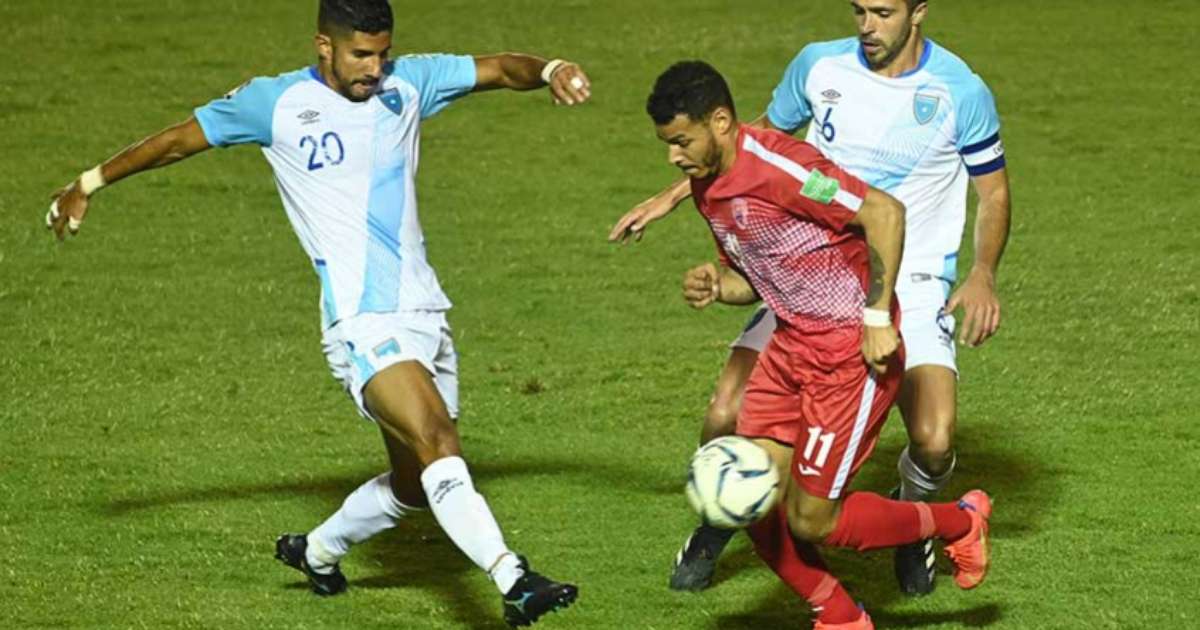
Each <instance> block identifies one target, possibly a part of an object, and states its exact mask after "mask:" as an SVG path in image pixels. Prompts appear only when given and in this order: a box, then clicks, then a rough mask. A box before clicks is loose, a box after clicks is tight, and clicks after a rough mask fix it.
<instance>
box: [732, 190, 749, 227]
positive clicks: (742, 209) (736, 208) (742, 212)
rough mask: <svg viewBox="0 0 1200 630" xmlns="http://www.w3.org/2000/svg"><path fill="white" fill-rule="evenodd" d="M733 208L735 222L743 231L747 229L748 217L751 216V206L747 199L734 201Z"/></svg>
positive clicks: (739, 198)
mask: <svg viewBox="0 0 1200 630" xmlns="http://www.w3.org/2000/svg"><path fill="white" fill-rule="evenodd" d="M731 206H732V207H731V214H732V215H733V222H734V223H736V224H737V226H738V227H740V228H742V229H743V230H744V229H746V217H747V216H749V214H750V204H748V203H746V200H745V199H742V198H741V197H738V198H736V199H734V200H733V203H732V204H731Z"/></svg>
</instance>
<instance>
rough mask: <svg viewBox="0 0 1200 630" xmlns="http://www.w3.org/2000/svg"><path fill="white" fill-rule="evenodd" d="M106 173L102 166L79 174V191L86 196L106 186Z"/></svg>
mask: <svg viewBox="0 0 1200 630" xmlns="http://www.w3.org/2000/svg"><path fill="white" fill-rule="evenodd" d="M105 183H106V182H105V181H104V173H101V172H100V167H99V166H97V167H96V168H94V169H92V170H90V171H87V172H85V173H84V174H82V175H80V176H79V192H81V193H83V196H84V197H91V196H92V193H94V192H96V191H97V190H100V189H101V188H104V184H105Z"/></svg>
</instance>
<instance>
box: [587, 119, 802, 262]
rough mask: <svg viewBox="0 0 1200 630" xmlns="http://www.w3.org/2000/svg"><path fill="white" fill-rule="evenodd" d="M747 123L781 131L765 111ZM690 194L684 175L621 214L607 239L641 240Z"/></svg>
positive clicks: (622, 240) (689, 186)
mask: <svg viewBox="0 0 1200 630" xmlns="http://www.w3.org/2000/svg"><path fill="white" fill-rule="evenodd" d="M747 124H748V125H749V126H751V127H755V128H758V129H771V130H775V131H783V130H781V129H777V128H776V127H775V126H774V125H772V124H771V120H770V119H769V118H768V117H767V114H766V112H764V113H763V115H761V116H759V117H758V118H755V119H754V120H753V121H751V122H749V123H747ZM785 133H788V132H785ZM691 196H692V187H691V184H690V183H689V182H688V179H687V178H686V177H685V178H683V179H681V180H679V181H677V182H675V183H674V184H671V185H670V186H668V187H667V188H666V189H665V190H663V191H661V192H659V193H658V194H656V195H654V196H653V197H651V198H649V199H647V200H645V201H643V202H641V203H639V204H638V205H636V206H634V207H633V209H632V210H630V211H629V212H626V213H625V214H624V215H622V216H621V218H620V219H618V220H617V224H616V225H614V226H613V227H612V230H610V231H609V232H608V240H609V241H610V242H614V243H621V244H625V243H628V242H630V241H634V242H636V241H640V240H642V236H643V235H644V234H645V233H646V226H648V225H650V224H651V223H654V222H655V221H657V220H659V219H661V218H663V217H665V216H667V215H668V214H671V212H672V211H673V210H675V208H677V207H679V204H681V203H683V200H684V199H687V198H688V197H691Z"/></svg>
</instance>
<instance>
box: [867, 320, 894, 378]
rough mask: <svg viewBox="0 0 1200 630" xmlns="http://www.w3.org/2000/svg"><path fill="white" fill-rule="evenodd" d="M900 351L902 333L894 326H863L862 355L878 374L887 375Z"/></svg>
mask: <svg viewBox="0 0 1200 630" xmlns="http://www.w3.org/2000/svg"><path fill="white" fill-rule="evenodd" d="M899 349H900V333H898V332H896V328H895V327H894V326H863V339H862V355H863V359H864V360H865V361H866V362H867V365H869V366H871V369H872V370H875V372H876V373H877V374H886V373H887V370H888V363H889V362H891V360H892V359H893V358H894V357H895V356H896V351H897V350H899Z"/></svg>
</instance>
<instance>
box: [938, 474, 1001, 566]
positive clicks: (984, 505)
mask: <svg viewBox="0 0 1200 630" xmlns="http://www.w3.org/2000/svg"><path fill="white" fill-rule="evenodd" d="M958 508H959V509H960V510H966V511H967V513H968V514H969V515H970V517H971V531H969V532H967V535H966V536H963V537H962V538H959V539H958V540H956V541H954V542H952V543H948V544H947V545H946V555H948V556H950V559H951V560H953V561H954V583H955V584H957V585H958V587H959V588H961V589H971V588H975V587H976V586H979V585H980V584H982V583H983V578H984V577H986V576H987V570H988V563H989V562H990V560H991V558H990V556H991V541H990V540H988V518H989V517H990V516H991V515H992V500H991V498H989V497H988V495H987V493H986V492H984V491H983V490H972V491H970V492H968V493H966V494H964V495H963V496H962V498H961V499H959V500H958Z"/></svg>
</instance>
